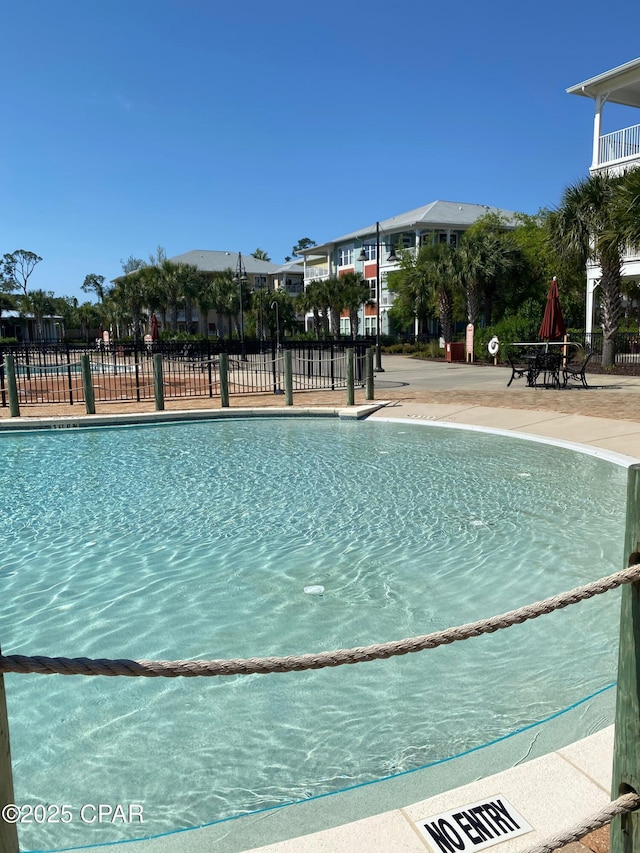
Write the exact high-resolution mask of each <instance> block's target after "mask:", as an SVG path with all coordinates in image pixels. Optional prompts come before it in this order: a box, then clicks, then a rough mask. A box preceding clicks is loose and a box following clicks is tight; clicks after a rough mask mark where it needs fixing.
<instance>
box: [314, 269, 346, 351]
mask: <svg viewBox="0 0 640 853" xmlns="http://www.w3.org/2000/svg"><path fill="white" fill-rule="evenodd" d="M320 292H321V294H322V298H323V299H324V301H325V303H326V304H325V311H326V313H327V314H328V316H329V317H330V318H331V333H332V335H333V337H334V338H339V337H340V314H341V313H342V309H343V308H345V307H346V306H345V301H344V287H343V285H342V278H340V277H338V276H335V275H332V276H329V278H325V279H324V280H323V281H322V285H321V291H320Z"/></svg>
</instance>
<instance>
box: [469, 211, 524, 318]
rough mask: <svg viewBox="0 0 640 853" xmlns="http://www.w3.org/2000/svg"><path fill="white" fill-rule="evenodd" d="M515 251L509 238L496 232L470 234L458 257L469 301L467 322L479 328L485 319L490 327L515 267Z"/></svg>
mask: <svg viewBox="0 0 640 853" xmlns="http://www.w3.org/2000/svg"><path fill="white" fill-rule="evenodd" d="M516 254H517V251H516V247H515V246H513V245H511V243H510V241H509V239H508V236H507V235H505V234H504V233H501V232H499V231H497V230H494V229H474V228H471V229H469V231H467V232H466V233H465V234H464V235H463V237H462V240H461V241H460V247H459V249H458V251H457V252H456V255H455V266H456V270H457V273H458V278H459V282H460V284H461V285H462V288H463V289H464V292H465V295H466V300H467V320H468V322H469V323H473V324H474V326H475V325H477V323H478V320H479V319H480V315H481V313H482V310H483V308H484V315H485V317H484V319H485V323H486V324H487V325H491V322H492V316H491V315H492V313H493V306H494V300H495V297H496V295H497V293H498V292H499V289H500V286H501V284H502V283H503V282H504V281H505V280H506V278H507V276H508V275H509V273H510V272H511V271H512V270H513V269H514V268H515V265H516Z"/></svg>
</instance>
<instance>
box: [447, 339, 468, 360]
mask: <svg viewBox="0 0 640 853" xmlns="http://www.w3.org/2000/svg"><path fill="white" fill-rule="evenodd" d="M444 360H445V361H464V360H465V353H464V343H463V342H462V343H448V344H445V345H444Z"/></svg>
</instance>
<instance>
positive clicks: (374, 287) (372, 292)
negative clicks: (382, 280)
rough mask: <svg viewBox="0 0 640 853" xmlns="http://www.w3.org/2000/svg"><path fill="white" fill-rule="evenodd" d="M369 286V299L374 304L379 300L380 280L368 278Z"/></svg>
mask: <svg viewBox="0 0 640 853" xmlns="http://www.w3.org/2000/svg"><path fill="white" fill-rule="evenodd" d="M367 284H368V285H369V299H370V300H371V301H372V302H375V301H376V299H377V298H378V280H377V279H375V278H368V279H367Z"/></svg>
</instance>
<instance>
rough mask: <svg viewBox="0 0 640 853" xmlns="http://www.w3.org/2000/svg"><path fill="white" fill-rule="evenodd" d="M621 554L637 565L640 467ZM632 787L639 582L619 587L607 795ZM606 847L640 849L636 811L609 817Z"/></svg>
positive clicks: (637, 742)
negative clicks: (610, 776) (615, 685)
mask: <svg viewBox="0 0 640 853" xmlns="http://www.w3.org/2000/svg"><path fill="white" fill-rule="evenodd" d="M624 553H625V558H626V559H627V560H628V565H633V564H635V563H640V465H631V466H630V468H629V474H628V480H627V518H626V530H625V541H624ZM631 791H638V792H640V581H636V582H635V583H631V584H625V585H624V586H623V587H622V589H621V600H620V646H619V652H618V688H617V693H616V727H615V742H614V749H613V782H612V789H611V799H612V800H615V799H617V798H618V797H619V796H620V794H625V793H629V792H631ZM610 850H611V853H638V851H640V813H638V812H637V811H636V812H630V813H629V814H626V815H621V816H618V817H615V818H614V819H613V821H612V822H611V846H610Z"/></svg>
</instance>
